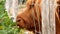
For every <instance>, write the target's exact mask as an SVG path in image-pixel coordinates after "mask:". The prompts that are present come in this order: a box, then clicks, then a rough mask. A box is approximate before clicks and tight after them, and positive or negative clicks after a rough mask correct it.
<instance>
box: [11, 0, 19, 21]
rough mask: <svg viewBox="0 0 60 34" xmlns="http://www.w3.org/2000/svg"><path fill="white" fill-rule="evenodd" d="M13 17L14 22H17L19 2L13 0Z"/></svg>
mask: <svg viewBox="0 0 60 34" xmlns="http://www.w3.org/2000/svg"><path fill="white" fill-rule="evenodd" d="M12 7H13V8H12V9H13V11H12V16H13V18H14V19H13V21H14V22H15V20H16V15H17V12H18V0H13V3H12Z"/></svg>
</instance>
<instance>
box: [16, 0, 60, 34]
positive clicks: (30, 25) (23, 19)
mask: <svg viewBox="0 0 60 34" xmlns="http://www.w3.org/2000/svg"><path fill="white" fill-rule="evenodd" d="M40 2H41V1H40V0H39V1H36V0H34V1H33V4H32V0H28V1H27V7H26V9H25V10H24V12H23V13H21V14H18V16H17V18H16V21H17V25H18V26H19V27H20V28H26V29H27V30H29V31H33V32H34V30H35V26H34V21H33V18H34V20H35V24H36V31H39V27H38V17H37V13H36V8H37V10H38V11H37V12H38V14H39V16H40V25H41V23H42V22H41V10H40V9H41V8H40V6H38V7H37V6H36V5H35V4H36V3H38V5H39V3H40ZM33 11H34V17H33V15H32V12H33ZM55 14H56V15H55V17H56V30H57V31H56V32H57V34H60V17H59V15H60V13H59V12H58V11H56V12H55ZM40 27H41V26H40ZM40 31H41V28H40Z"/></svg>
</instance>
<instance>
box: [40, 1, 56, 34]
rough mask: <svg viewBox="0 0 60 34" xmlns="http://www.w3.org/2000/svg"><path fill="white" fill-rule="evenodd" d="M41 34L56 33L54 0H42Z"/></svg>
mask: <svg viewBox="0 0 60 34" xmlns="http://www.w3.org/2000/svg"><path fill="white" fill-rule="evenodd" d="M41 5H42V34H56V30H55V29H56V28H55V11H56V0H42V3H41Z"/></svg>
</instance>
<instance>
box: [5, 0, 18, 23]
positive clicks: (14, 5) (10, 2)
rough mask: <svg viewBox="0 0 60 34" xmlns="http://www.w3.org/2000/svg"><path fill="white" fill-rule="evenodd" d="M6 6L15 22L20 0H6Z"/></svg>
mask: <svg viewBox="0 0 60 34" xmlns="http://www.w3.org/2000/svg"><path fill="white" fill-rule="evenodd" d="M5 8H6V10H7V13H8V16H9V18H13V21H14V22H15V20H16V15H17V12H18V0H6V3H5Z"/></svg>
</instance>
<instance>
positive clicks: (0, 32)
mask: <svg viewBox="0 0 60 34" xmlns="http://www.w3.org/2000/svg"><path fill="white" fill-rule="evenodd" d="M4 4H5V0H1V1H0V34H23V32H24V30H23V29H20V28H18V26H17V25H16V22H13V20H12V19H10V18H9V16H8V14H7V11H5V7H4Z"/></svg>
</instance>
